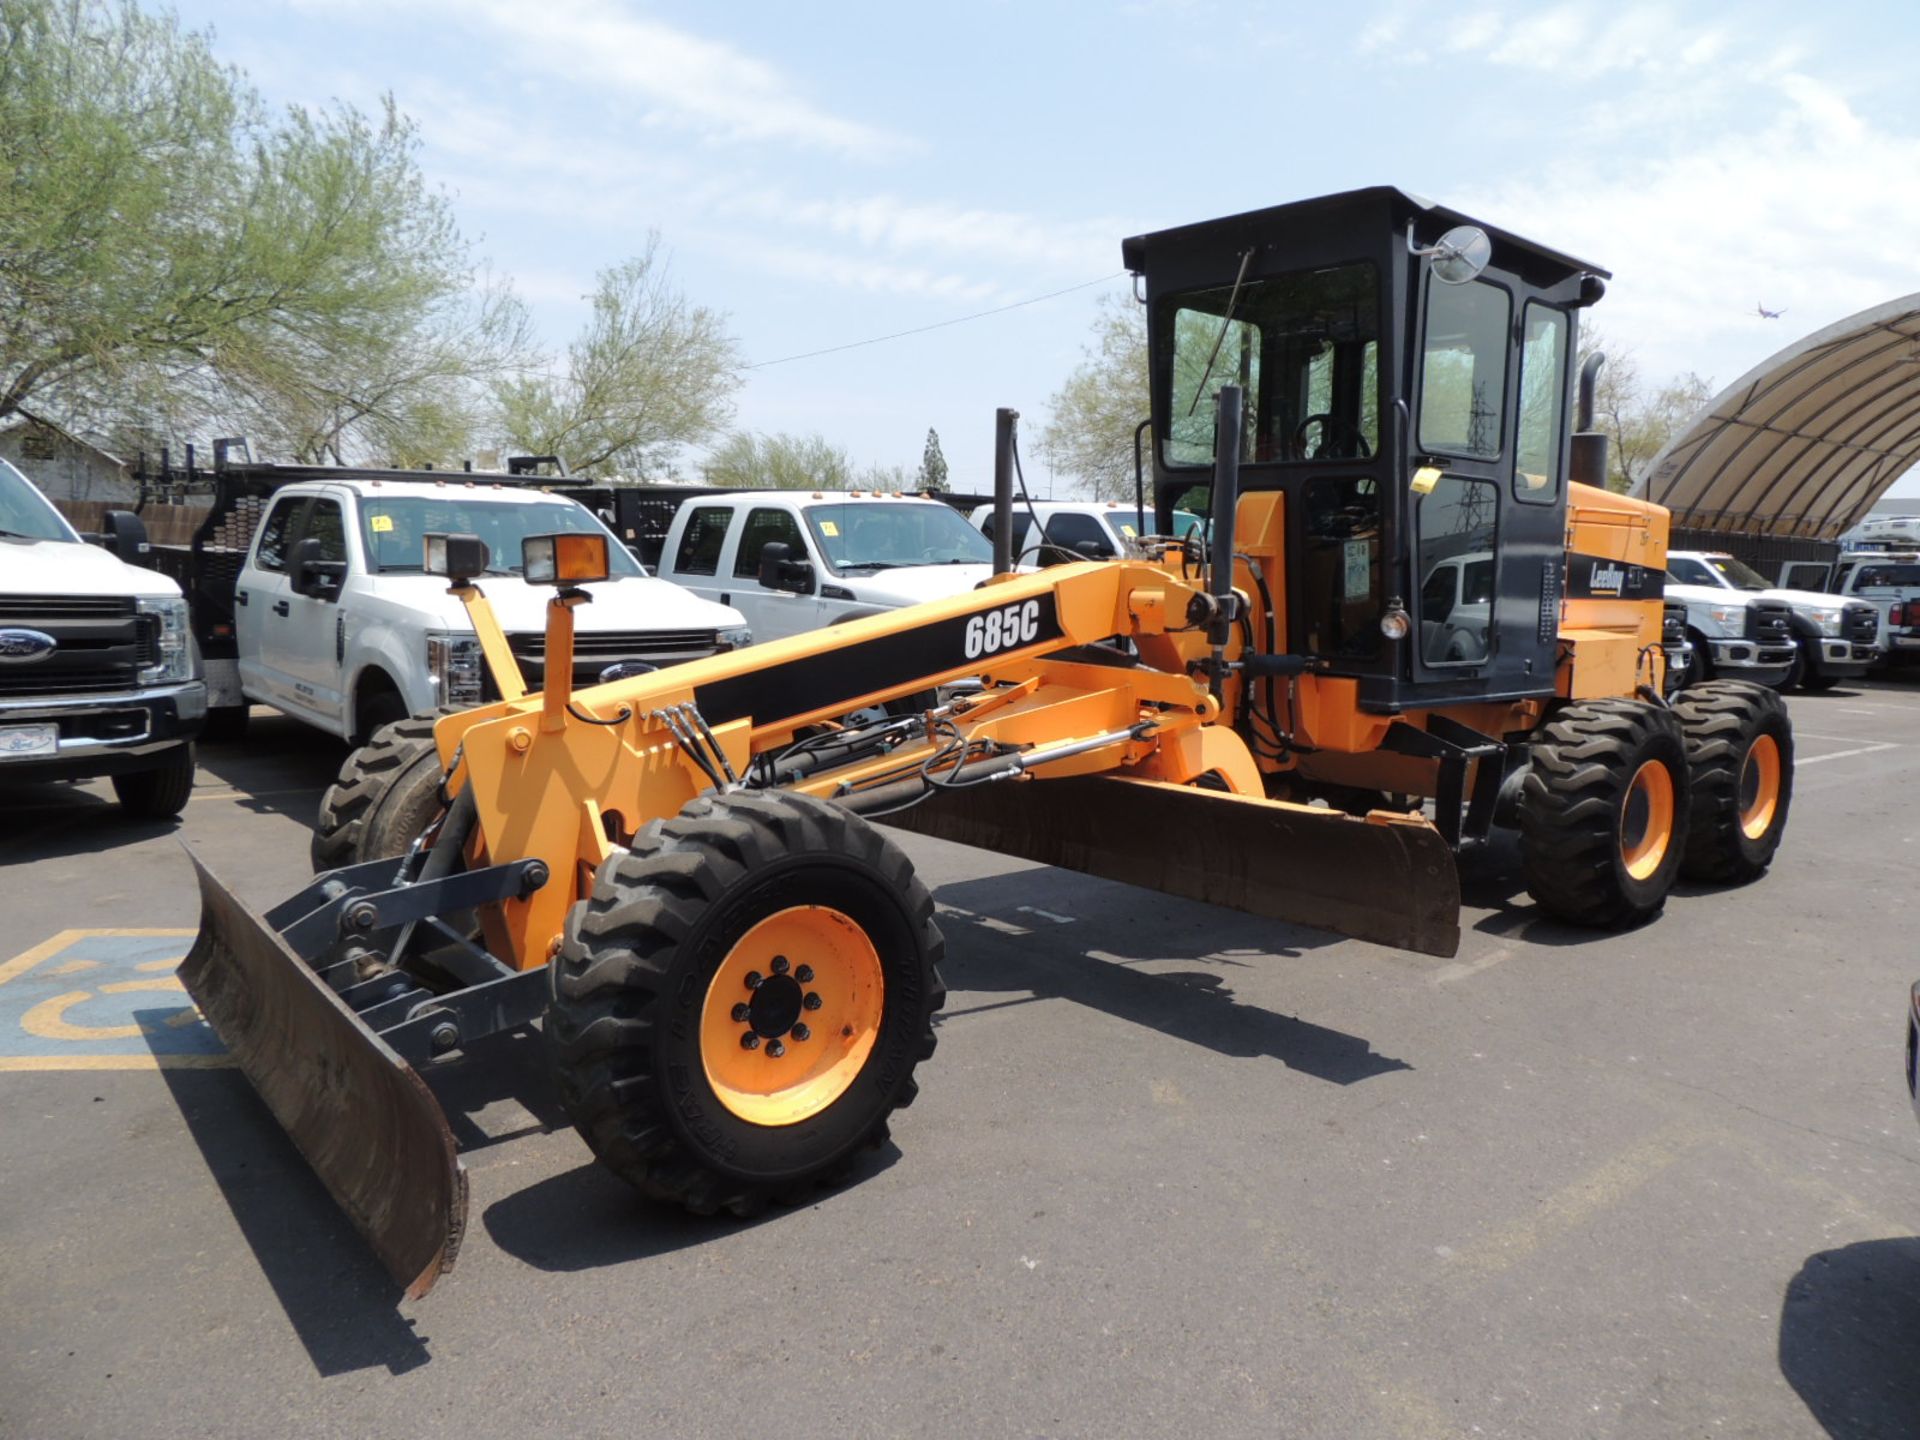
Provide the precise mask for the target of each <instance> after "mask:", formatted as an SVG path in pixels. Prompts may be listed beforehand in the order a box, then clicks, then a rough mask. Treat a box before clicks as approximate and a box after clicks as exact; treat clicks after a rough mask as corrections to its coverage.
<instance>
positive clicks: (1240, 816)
mask: <svg viewBox="0 0 1920 1440" xmlns="http://www.w3.org/2000/svg"><path fill="white" fill-rule="evenodd" d="M880 823H882V824H885V825H895V826H899V827H900V828H902V829H906V830H914V831H918V832H919V833H921V834H923V835H935V836H938V837H939V838H940V839H943V840H953V841H957V842H959V843H960V844H962V845H977V846H979V847H980V848H981V849H983V850H998V851H1000V852H1001V853H1002V854H1006V855H1017V856H1020V857H1021V858H1022V859H1026V860H1038V861H1040V862H1041V863H1042V864H1046V865H1058V866H1060V867H1062V868H1063V869H1067V870H1080V871H1084V872H1085V873H1086V874H1089V875H1098V876H1100V877H1102V878H1103V879H1107V880H1121V881H1125V882H1126V883H1127V884H1129V885H1143V886H1145V887H1147V888H1148V889H1150V890H1164V891H1165V892H1166V893H1167V894H1169V895H1181V896H1184V897H1186V898H1187V899H1189V900H1205V901H1207V902H1209V903H1210V904H1214V905H1226V906H1229V907H1231V908H1233V909H1235V910H1244V911H1247V912H1248V913H1249V914H1253V915H1265V916H1268V917H1270V918H1272V919H1275V920H1286V921H1290V922H1292V923H1294V924H1296V925H1308V926H1312V927H1313V928H1315V929H1318V930H1332V931H1335V932H1336V933H1338V934H1341V935H1351V936H1353V937H1354V938H1355V939H1358V940H1371V941H1373V942H1374V943H1375V944H1378V945H1392V946H1395V947H1397V948H1399V949H1402V950H1417V951H1419V952H1421V953H1423V954H1427V955H1440V956H1451V955H1452V954H1453V953H1454V952H1455V951H1456V950H1457V949H1459V947H1460V876H1459V872H1458V871H1457V870H1456V869H1455V868H1454V863H1453V852H1452V851H1451V850H1450V849H1448V847H1447V842H1446V841H1445V840H1444V839H1442V838H1441V836H1440V833H1439V831H1437V830H1435V829H1434V828H1433V827H1432V826H1431V825H1428V824H1426V823H1425V822H1424V821H1422V820H1419V819H1416V818H1401V817H1397V816H1396V817H1393V818H1388V817H1387V816H1386V815H1376V816H1374V817H1371V818H1368V819H1365V820H1361V819H1356V818H1354V817H1352V816H1349V815H1345V814H1343V813H1341V812H1339V811H1337V810H1321V809H1314V808H1309V807H1307V806H1304V805H1286V804H1281V803H1278V802H1275V801H1271V800H1259V799H1249V798H1245V797H1242V796H1238V795H1229V794H1224V793H1222V792H1220V791H1217V790H1198V789H1194V788H1193V787H1191V786H1186V785H1167V784H1162V783H1160V782H1159V781H1154V780H1128V779H1118V778H1108V777H1101V776H1089V777H1083V778H1078V779H1067V780H1030V781H1008V782H1002V783H996V784H986V785H976V786H973V787H971V788H969V789H964V790H959V791H957V792H946V793H943V794H941V795H938V796H935V797H934V798H933V799H931V800H929V801H927V803H925V804H924V805H917V806H915V807H914V808H913V809H911V810H906V811H901V812H898V813H896V814H894V815H889V816H888V817H886V819H884V820H882V821H881V822H880Z"/></svg>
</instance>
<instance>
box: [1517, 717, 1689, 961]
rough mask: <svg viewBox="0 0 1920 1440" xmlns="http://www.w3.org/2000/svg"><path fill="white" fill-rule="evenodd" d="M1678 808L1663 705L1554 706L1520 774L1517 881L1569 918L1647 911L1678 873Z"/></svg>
mask: <svg viewBox="0 0 1920 1440" xmlns="http://www.w3.org/2000/svg"><path fill="white" fill-rule="evenodd" d="M1687 818H1688V788H1687V757H1686V747H1685V741H1684V739H1683V738H1682V735H1681V731H1680V725H1679V722H1678V721H1677V720H1675V719H1674V717H1673V713H1672V712H1671V711H1669V710H1666V709H1663V708H1661V707H1659V706H1657V705H1648V704H1643V703H1641V702H1640V701H1637V700H1583V701H1579V702H1576V703H1574V704H1571V705H1567V706H1563V707H1562V708H1561V709H1560V710H1559V711H1557V712H1556V713H1555V714H1554V716H1553V718H1552V719H1551V720H1549V721H1548V722H1547V723H1546V724H1545V725H1544V726H1542V727H1541V729H1540V732H1539V737H1538V738H1537V739H1535V740H1534V742H1533V744H1532V746H1531V764H1530V767H1529V769H1528V771H1527V775H1526V778H1525V779H1524V780H1523V781H1522V782H1521V788H1520V834H1521V838H1522V842H1523V843H1522V846H1521V856H1522V861H1521V863H1522V869H1523V873H1524V874H1525V877H1526V882H1527V889H1528V891H1529V892H1530V893H1531V894H1532V896H1533V898H1534V900H1535V901H1536V902H1538V904H1539V905H1540V907H1541V908H1542V909H1543V910H1546V911H1547V912H1548V913H1549V914H1552V915H1554V916H1556V917H1557V918H1559V919H1561V920H1566V921H1570V922H1571V923H1573V924H1575V925H1595V926H1603V927H1609V928H1618V927H1624V926H1628V925H1635V924H1638V923H1640V922H1641V921H1643V920H1647V919H1650V918H1651V917H1653V916H1654V915H1657V914H1659V913H1660V907H1661V906H1662V905H1664V904H1666V901H1667V891H1669V890H1670V889H1672V888H1673V882H1674V877H1675V876H1676V875H1677V874H1678V873H1679V870H1680V857H1681V853H1682V851H1683V850H1684V849H1685V846H1686V841H1687Z"/></svg>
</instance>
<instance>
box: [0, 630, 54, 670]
mask: <svg viewBox="0 0 1920 1440" xmlns="http://www.w3.org/2000/svg"><path fill="white" fill-rule="evenodd" d="M57 648H59V647H58V643H57V642H56V641H55V640H54V638H53V637H52V636H51V635H49V634H47V633H46V632H45V631H44V630H0V665H26V664H30V663H31V662H33V661H35V660H44V659H46V658H47V656H49V655H51V654H52V653H53V652H54V651H55V650H56V649H57Z"/></svg>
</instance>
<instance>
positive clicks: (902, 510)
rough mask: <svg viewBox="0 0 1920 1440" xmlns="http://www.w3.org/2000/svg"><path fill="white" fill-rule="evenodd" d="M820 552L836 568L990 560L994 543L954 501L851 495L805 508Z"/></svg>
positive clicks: (977, 563) (843, 571) (890, 566)
mask: <svg viewBox="0 0 1920 1440" xmlns="http://www.w3.org/2000/svg"><path fill="white" fill-rule="evenodd" d="M806 516H807V525H808V528H810V529H811V530H812V531H813V538H814V542H815V543H816V544H818V545H819V547H820V553H821V554H822V555H824V556H825V557H826V561H827V563H828V564H829V565H831V566H832V567H833V568H834V569H835V570H836V571H838V572H841V573H845V572H846V571H849V570H898V569H900V568H901V567H903V566H907V565H988V564H991V563H992V562H993V544H992V542H991V541H989V540H988V539H987V537H986V536H984V535H982V534H981V533H980V532H979V531H978V530H976V529H974V528H973V526H971V525H969V524H968V523H967V522H966V521H965V520H963V519H962V518H961V516H960V512H959V511H958V510H955V509H953V508H952V507H951V506H948V505H943V504H940V503H939V502H937V501H936V502H934V503H931V504H928V503H925V502H920V503H914V502H905V503H901V504H897V505H896V504H890V503H887V502H885V501H882V502H879V503H874V502H871V501H860V500H852V501H848V502H847V503H846V504H844V505H814V506H811V507H810V508H809V509H808V510H807V512H806Z"/></svg>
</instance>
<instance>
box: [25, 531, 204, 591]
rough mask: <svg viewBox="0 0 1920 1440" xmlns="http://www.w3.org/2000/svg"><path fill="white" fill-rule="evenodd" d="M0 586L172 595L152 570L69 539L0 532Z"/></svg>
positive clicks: (169, 584) (174, 587)
mask: <svg viewBox="0 0 1920 1440" xmlns="http://www.w3.org/2000/svg"><path fill="white" fill-rule="evenodd" d="M0 591H4V592H6V593H7V594H9V595H147V596H155V595H178V594H179V593H180V587H179V586H178V585H176V584H174V583H173V581H171V580H169V579H168V578H167V577H166V576H164V575H162V574H160V572H159V571H157V570H147V569H143V568H142V567H140V566H138V565H129V564H127V563H126V562H125V561H123V560H120V559H117V558H116V557H114V556H113V555H110V554H108V553H107V552H106V551H105V550H102V549H101V548H100V547H99V546H98V545H86V544H82V543H79V542H77V541H73V540H9V539H6V538H5V537H0Z"/></svg>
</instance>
